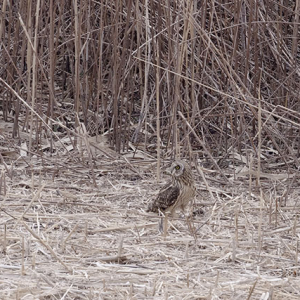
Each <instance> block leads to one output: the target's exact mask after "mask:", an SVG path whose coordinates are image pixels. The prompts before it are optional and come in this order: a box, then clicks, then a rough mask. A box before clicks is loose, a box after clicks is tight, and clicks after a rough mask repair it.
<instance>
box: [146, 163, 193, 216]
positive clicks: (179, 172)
mask: <svg viewBox="0 0 300 300" xmlns="http://www.w3.org/2000/svg"><path fill="white" fill-rule="evenodd" d="M165 173H167V174H169V175H171V176H172V180H171V181H169V182H168V183H167V184H166V185H165V186H164V187H163V188H162V189H161V190H160V191H159V193H158V195H157V197H156V199H155V200H154V201H153V203H151V204H150V205H149V207H148V210H147V211H151V212H158V211H159V210H160V211H162V212H164V213H167V212H169V213H170V214H171V216H174V213H175V211H176V210H178V209H181V210H182V211H183V212H184V210H185V208H186V207H187V206H188V204H189V202H190V200H192V199H193V198H194V197H195V193H196V188H195V181H194V178H193V174H192V170H191V168H190V166H189V165H188V164H187V163H186V162H184V161H182V160H175V161H174V162H173V163H172V165H171V166H170V167H169V168H168V169H166V171H165Z"/></svg>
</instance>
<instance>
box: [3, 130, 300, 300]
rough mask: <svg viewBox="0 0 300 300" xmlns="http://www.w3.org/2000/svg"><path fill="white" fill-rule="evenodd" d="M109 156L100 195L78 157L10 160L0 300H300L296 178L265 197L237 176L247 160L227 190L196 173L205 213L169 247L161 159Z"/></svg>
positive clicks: (100, 175)
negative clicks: (155, 203) (159, 199)
mask: <svg viewBox="0 0 300 300" xmlns="http://www.w3.org/2000/svg"><path fill="white" fill-rule="evenodd" d="M8 134H9V133H8ZM7 140H8V139H6V141H7ZM11 143H13V141H11ZM64 146H65V147H68V145H67V144H66V145H64ZM62 149H63V147H62ZM82 149H83V148H82ZM103 149H104V148H102V152H99V153H98V154H97V155H96V156H97V159H96V160H95V161H94V168H93V171H94V174H93V176H94V178H95V182H96V185H97V186H96V187H95V186H94V184H93V180H92V179H91V169H90V167H89V166H88V164H86V163H82V162H81V161H82V160H79V155H78V157H77V154H76V153H78V152H77V151H75V150H73V151H70V152H66V154H65V155H61V157H60V159H59V160H58V159H57V158H55V157H52V158H51V157H50V155H48V158H47V159H45V157H47V155H46V156H45V154H44V156H43V159H41V158H39V157H33V158H32V159H31V160H30V161H29V159H28V157H25V156H24V157H21V158H20V157H19V158H18V159H16V158H15V159H13V158H12V156H10V157H9V156H7V157H4V162H5V163H6V166H7V168H8V170H10V171H11V173H9V172H8V173H7V174H10V176H11V178H9V177H8V176H7V175H6V176H4V175H3V174H4V173H2V180H1V183H2V184H1V186H2V192H3V191H4V190H3V189H4V186H5V188H6V190H5V196H2V197H1V198H2V200H1V213H0V224H1V235H0V238H1V256H0V266H1V271H0V298H1V299H299V297H300V292H299V291H300V281H299V278H298V275H299V264H298V237H299V225H298V221H297V214H298V212H299V203H298V199H299V189H298V190H297V189H294V188H295V186H296V183H297V178H296V177H295V175H294V176H293V174H287V173H285V172H284V171H281V170H280V168H279V167H278V168H277V169H276V171H275V170H274V169H273V170H271V171H270V170H267V171H268V172H266V173H263V174H261V176H262V180H261V191H262V194H261V195H260V192H259V191H260V189H258V188H257V187H256V185H255V180H253V182H252V186H250V187H249V172H244V173H243V170H241V172H240V173H238V174H235V173H237V172H238V171H239V168H238V167H237V166H234V165H233V162H234V161H235V164H237V163H238V156H237V157H236V158H235V159H233V158H230V159H228V164H227V166H226V168H224V169H223V172H224V173H223V174H224V175H225V176H226V177H227V178H228V179H229V180H228V182H226V181H225V180H224V178H222V177H219V176H216V173H214V172H212V171H211V170H209V165H207V167H206V168H204V169H203V170H204V175H205V178H206V181H207V184H208V189H209V190H207V187H206V186H205V184H204V181H203V180H202V178H201V175H200V174H201V173H199V170H197V169H196V168H194V174H195V177H196V178H197V197H196V198H197V199H196V203H195V204H194V209H195V210H198V209H199V208H202V209H203V211H204V213H203V214H199V215H196V216H195V217H194V219H193V221H192V223H191V224H190V226H188V224H187V223H186V221H185V219H184V218H182V217H180V216H178V218H177V219H176V220H171V225H170V226H171V228H170V229H169V231H168V235H167V237H165V238H164V237H163V236H162V235H161V233H160V232H159V231H158V222H159V217H158V216H157V215H155V214H152V213H146V212H145V209H146V207H147V204H148V203H149V201H151V200H152V199H153V197H155V195H156V192H157V189H158V184H157V182H156V176H155V167H156V160H155V159H151V158H149V159H143V160H142V159H136V158H133V157H129V154H128V153H127V154H126V155H123V156H122V155H121V156H118V155H117V154H116V153H115V158H108V155H107V154H104V152H105V151H104V150H103ZM107 151H109V150H108V149H107ZM85 153H87V152H86V150H83V151H82V155H83V156H82V157H83V158H84V157H85ZM10 155H12V153H10ZM112 155H114V152H113V151H111V153H110V156H112ZM82 157H81V158H82ZM83 161H84V159H83ZM203 163H204V164H205V163H206V162H203ZM240 169H241V168H240ZM27 170H28V171H27ZM250 173H251V172H250ZM289 175H290V176H289ZM253 178H254V176H253ZM4 179H5V181H4ZM165 179H166V178H165V177H163V178H162V180H161V183H162V182H163V181H164V180H165ZM287 186H289V187H290V189H291V190H290V191H289V196H288V197H287V199H284V195H285V193H286V190H285V188H286V187H287ZM250 190H251V193H250V192H249V191H250ZM280 195H281V196H283V197H281V196H280ZM284 200H285V201H284Z"/></svg>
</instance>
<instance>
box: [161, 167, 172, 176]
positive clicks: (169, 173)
mask: <svg viewBox="0 0 300 300" xmlns="http://www.w3.org/2000/svg"><path fill="white" fill-rule="evenodd" d="M170 169H171V168H167V169H165V170H164V171H163V173H164V174H167V175H172V173H171V170H170Z"/></svg>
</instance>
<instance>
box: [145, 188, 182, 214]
mask: <svg viewBox="0 0 300 300" xmlns="http://www.w3.org/2000/svg"><path fill="white" fill-rule="evenodd" d="M179 193H180V190H179V188H178V187H176V186H173V185H171V184H170V183H169V184H167V185H165V186H164V187H163V188H162V189H161V190H160V191H159V193H158V195H157V198H156V199H155V200H154V201H153V203H152V204H150V205H149V207H148V210H147V211H152V212H158V209H160V210H161V211H164V210H166V209H167V208H168V207H170V206H172V205H173V204H175V202H176V200H177V199H178V196H179Z"/></svg>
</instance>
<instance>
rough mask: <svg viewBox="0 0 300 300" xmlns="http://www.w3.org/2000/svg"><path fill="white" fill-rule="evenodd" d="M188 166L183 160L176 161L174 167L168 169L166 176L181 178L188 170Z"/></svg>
mask: <svg viewBox="0 0 300 300" xmlns="http://www.w3.org/2000/svg"><path fill="white" fill-rule="evenodd" d="M187 167H188V165H187V164H186V163H185V162H184V161H181V160H175V161H174V162H173V163H172V165H171V166H170V167H169V168H168V169H166V171H165V172H166V174H169V175H171V176H173V177H174V178H179V177H180V176H181V175H182V174H183V173H184V172H185V171H186V169H187Z"/></svg>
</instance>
